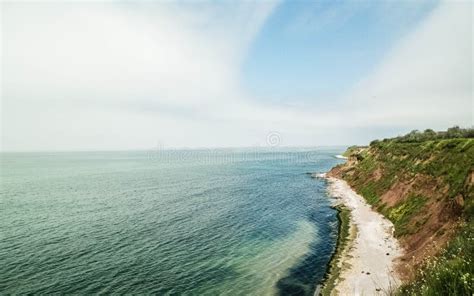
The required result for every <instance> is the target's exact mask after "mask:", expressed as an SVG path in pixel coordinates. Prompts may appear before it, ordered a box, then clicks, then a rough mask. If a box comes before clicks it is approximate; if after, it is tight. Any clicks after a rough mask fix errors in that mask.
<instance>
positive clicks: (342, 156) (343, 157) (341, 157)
mask: <svg viewBox="0 0 474 296" xmlns="http://www.w3.org/2000/svg"><path fill="white" fill-rule="evenodd" d="M334 157H335V158H339V159H347V157H345V156H344V155H341V154H338V155H335V156H334Z"/></svg>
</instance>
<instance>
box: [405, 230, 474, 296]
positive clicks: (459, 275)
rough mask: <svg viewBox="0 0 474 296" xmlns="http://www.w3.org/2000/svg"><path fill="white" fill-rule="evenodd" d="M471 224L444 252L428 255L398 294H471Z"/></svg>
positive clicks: (473, 285)
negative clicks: (437, 254) (424, 262)
mask: <svg viewBox="0 0 474 296" xmlns="http://www.w3.org/2000/svg"><path fill="white" fill-rule="evenodd" d="M473 260H474V223H473V221H470V222H469V223H468V224H467V225H466V226H465V227H464V228H463V231H462V232H460V233H459V235H458V236H456V238H454V239H453V240H452V241H451V242H449V243H448V246H447V248H446V249H445V251H444V252H443V253H442V254H441V255H440V256H439V257H437V258H436V257H435V258H430V259H429V260H428V261H427V263H426V264H425V266H424V268H422V269H420V271H419V272H418V274H417V277H416V279H415V280H414V281H413V282H410V283H408V284H405V285H403V286H402V287H401V288H400V290H399V292H398V295H414V296H415V295H423V296H431V295H432V296H437V295H466V296H470V295H473V293H474V262H473Z"/></svg>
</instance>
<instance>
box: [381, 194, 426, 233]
mask: <svg viewBox="0 0 474 296" xmlns="http://www.w3.org/2000/svg"><path fill="white" fill-rule="evenodd" d="M426 200H427V199H426V198H425V197H421V196H410V197H409V198H408V199H407V200H406V202H401V203H399V204H398V205H397V206H395V207H393V208H391V209H389V210H384V211H382V212H383V213H384V214H385V216H387V217H388V218H389V219H390V220H391V221H392V222H393V225H394V226H395V235H396V236H402V235H404V234H407V233H415V232H416V231H417V230H418V227H419V226H421V225H420V224H419V223H413V224H410V223H409V222H410V219H411V218H412V217H413V215H414V214H416V213H418V212H419V211H420V210H422V208H423V206H424V205H425V203H426Z"/></svg>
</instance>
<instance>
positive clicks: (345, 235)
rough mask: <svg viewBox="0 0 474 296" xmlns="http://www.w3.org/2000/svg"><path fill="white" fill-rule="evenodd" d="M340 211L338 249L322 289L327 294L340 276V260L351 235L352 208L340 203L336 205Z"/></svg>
mask: <svg viewBox="0 0 474 296" xmlns="http://www.w3.org/2000/svg"><path fill="white" fill-rule="evenodd" d="M335 208H336V210H337V211H338V214H337V218H338V220H339V234H338V239H337V242H336V251H335V252H334V254H333V255H332V257H331V259H330V261H329V266H328V272H327V274H326V279H325V280H324V284H323V288H322V290H321V295H323V296H326V295H330V294H331V291H332V290H334V287H335V284H336V280H337V279H338V278H339V275H340V273H341V267H340V266H339V264H338V263H339V260H340V258H341V256H342V253H343V252H344V250H345V249H346V247H347V245H348V243H349V241H350V239H351V237H350V233H349V231H350V217H351V216H350V210H349V209H348V208H346V207H344V206H343V205H338V206H336V207H335Z"/></svg>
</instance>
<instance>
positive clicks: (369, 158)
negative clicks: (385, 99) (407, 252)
mask: <svg viewBox="0 0 474 296" xmlns="http://www.w3.org/2000/svg"><path fill="white" fill-rule="evenodd" d="M347 153H348V156H349V162H348V163H347V165H343V166H342V167H341V168H342V169H341V173H340V174H341V177H342V178H344V179H345V180H346V181H347V182H348V183H349V184H350V185H351V186H352V187H353V188H354V189H356V191H357V192H359V193H360V194H361V195H362V196H363V197H364V198H365V199H366V200H367V202H368V203H369V204H371V205H372V206H373V207H374V208H375V209H377V210H378V211H380V212H381V213H382V214H383V215H385V216H386V217H387V218H388V219H390V220H391V221H392V223H393V224H394V226H395V235H396V236H397V237H399V238H402V239H405V240H403V241H404V242H405V244H406V245H407V246H410V247H411V248H412V249H411V250H412V251H416V250H418V249H420V248H423V246H424V245H423V243H424V242H429V241H430V240H431V239H433V237H435V236H438V235H441V236H442V235H444V234H445V233H444V229H443V230H441V231H439V233H435V232H437V231H438V230H439V229H440V228H441V227H443V226H444V225H446V223H451V226H450V228H448V229H452V230H456V232H454V233H457V234H456V235H454V236H453V234H454V233H453V232H451V234H449V235H448V234H446V235H447V236H446V238H451V241H450V242H449V244H448V245H447V246H445V248H444V251H442V252H441V255H439V256H437V257H432V258H428V259H427V260H426V261H423V262H425V263H423V264H421V268H420V266H417V267H416V268H417V270H418V272H416V275H415V278H414V280H413V282H410V283H405V284H404V285H403V286H402V287H401V289H400V291H399V294H400V295H474V265H473V264H474V262H473V260H474V221H473V218H474V184H473V180H472V179H473V177H472V175H473V173H474V129H462V128H459V127H453V128H450V129H448V130H447V131H443V132H435V131H433V130H425V131H424V132H418V131H412V132H410V133H409V134H407V135H404V136H400V137H396V138H393V139H384V140H382V141H379V140H376V141H372V142H371V143H370V146H369V147H366V148H364V147H351V148H350V149H349V150H348V151H347ZM433 213H437V214H434V215H433ZM441 216H443V217H441ZM459 225H461V226H459ZM419 233H424V236H422V237H421V236H419ZM420 240H421V241H420ZM411 243H413V245H411ZM418 256H421V257H420V259H423V258H425V257H422V255H418Z"/></svg>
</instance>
